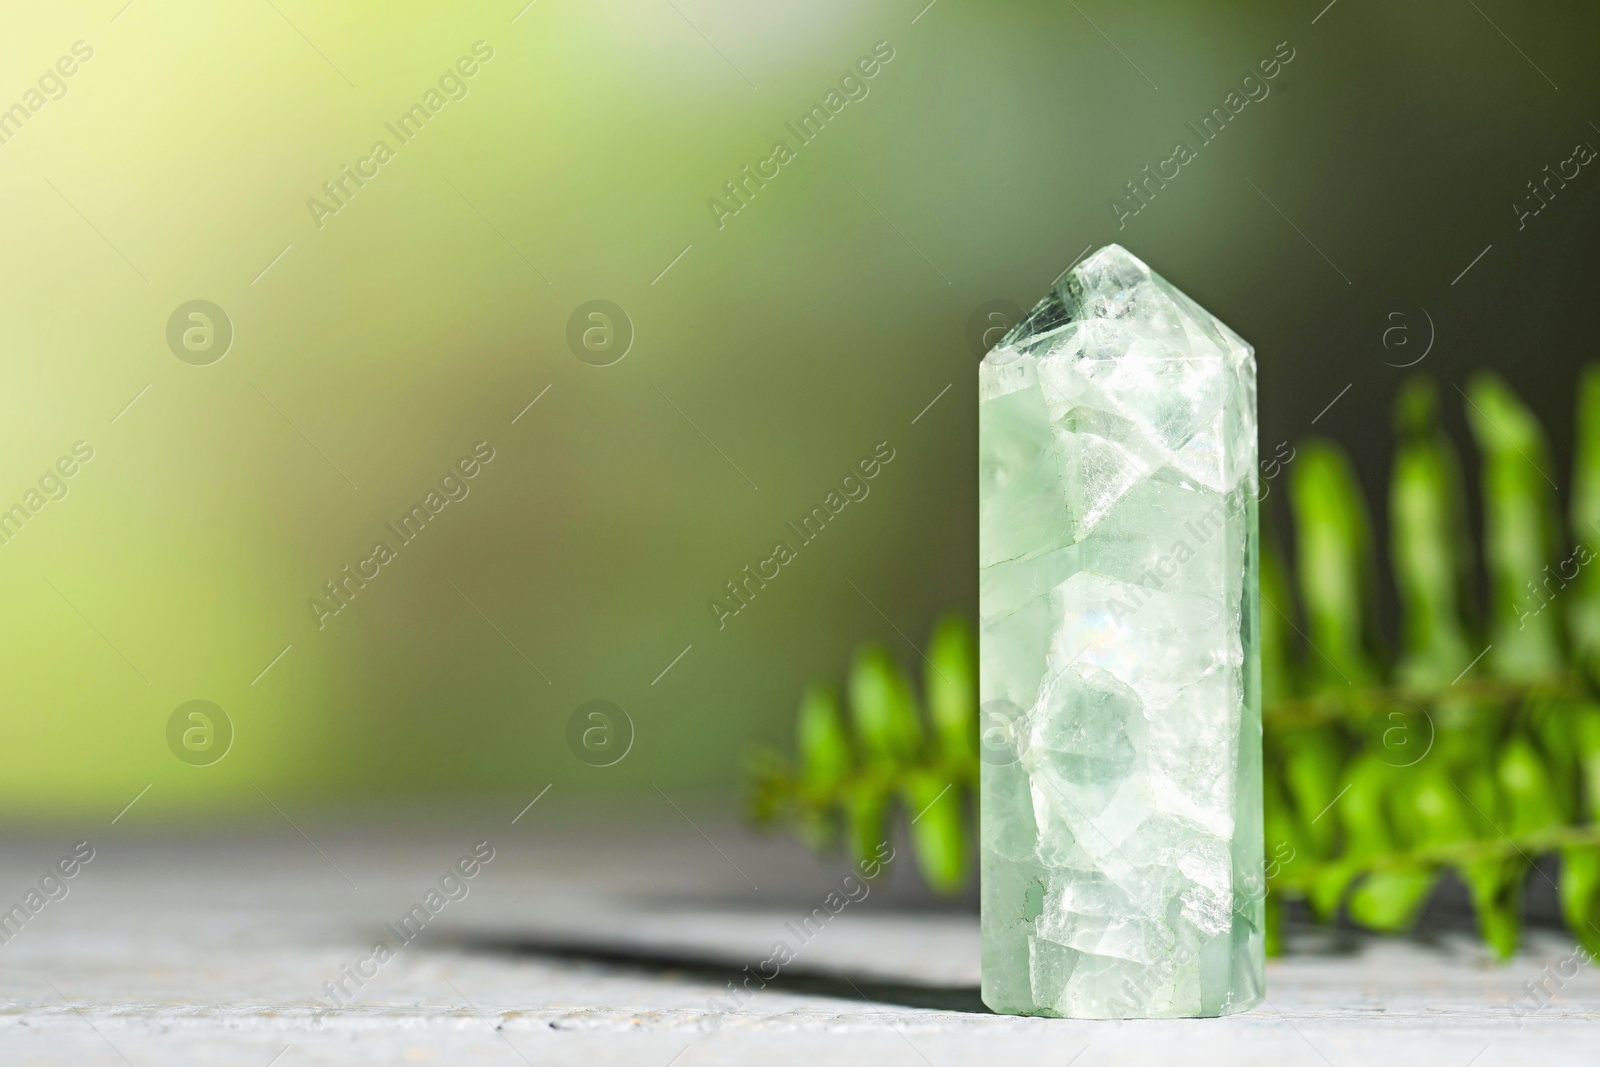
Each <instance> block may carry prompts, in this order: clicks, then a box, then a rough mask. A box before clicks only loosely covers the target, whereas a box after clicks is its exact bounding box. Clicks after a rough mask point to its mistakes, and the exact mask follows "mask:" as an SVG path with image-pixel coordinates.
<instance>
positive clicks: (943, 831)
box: [904, 771, 968, 893]
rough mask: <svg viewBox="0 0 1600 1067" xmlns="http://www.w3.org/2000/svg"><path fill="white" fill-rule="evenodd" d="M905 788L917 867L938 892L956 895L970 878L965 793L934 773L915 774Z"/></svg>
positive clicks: (908, 780) (909, 778)
mask: <svg viewBox="0 0 1600 1067" xmlns="http://www.w3.org/2000/svg"><path fill="white" fill-rule="evenodd" d="M904 788H905V802H906V810H907V812H908V813H909V814H908V816H907V818H909V819H911V820H912V822H911V824H910V834H911V843H912V845H913V850H914V852H915V853H916V858H917V867H918V869H919V870H921V872H922V877H923V879H924V880H926V881H927V883H928V885H929V886H930V887H931V888H932V889H934V890H935V891H936V892H940V893H953V892H955V891H956V890H958V889H960V888H961V885H962V883H963V882H965V881H966V877H967V861H968V850H967V833H966V824H965V814H964V813H963V811H962V805H961V791H960V790H959V789H957V788H956V787H955V783H954V782H952V781H950V780H949V779H948V778H945V777H943V776H942V775H939V774H936V773H933V772H930V771H922V772H919V773H917V774H914V775H911V776H910V777H908V778H907V779H906V784H905V787H904Z"/></svg>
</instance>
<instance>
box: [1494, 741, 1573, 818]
mask: <svg viewBox="0 0 1600 1067" xmlns="http://www.w3.org/2000/svg"><path fill="white" fill-rule="evenodd" d="M1495 778H1496V780H1497V781H1498V783H1499V785H1500V791H1501V797H1502V799H1503V810H1504V811H1505V818H1504V820H1502V821H1500V822H1499V823H1497V825H1496V826H1495V830H1496V832H1498V833H1500V834H1503V835H1505V836H1506V837H1510V838H1512V839H1516V838H1518V837H1523V836H1525V835H1527V834H1531V833H1535V832H1537V831H1539V830H1545V829H1548V828H1550V827H1553V826H1563V825H1565V824H1566V818H1565V817H1564V815H1563V813H1562V810H1561V808H1562V805H1561V799H1560V797H1559V795H1558V794H1557V792H1556V787H1555V782H1554V780H1553V779H1552V778H1551V775H1550V771H1549V769H1548V768H1547V767H1545V765H1544V760H1542V759H1541V758H1540V757H1539V750H1538V749H1536V748H1535V747H1534V746H1533V743H1532V742H1531V741H1529V740H1528V738H1527V737H1525V736H1523V735H1521V734H1514V735H1512V736H1511V737H1510V738H1508V739H1507V740H1506V741H1505V743H1504V744H1502V745H1501V747H1500V754H1499V758H1498V759H1497V760H1496V762H1495Z"/></svg>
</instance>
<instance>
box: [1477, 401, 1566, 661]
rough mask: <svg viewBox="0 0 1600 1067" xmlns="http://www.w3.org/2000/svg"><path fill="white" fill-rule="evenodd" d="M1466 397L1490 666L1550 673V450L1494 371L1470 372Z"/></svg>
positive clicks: (1555, 638)
mask: <svg viewBox="0 0 1600 1067" xmlns="http://www.w3.org/2000/svg"><path fill="white" fill-rule="evenodd" d="M1466 397H1467V421H1468V423H1469V425H1471V427H1472V435H1473V438H1474V440H1476V441H1477V444H1478V452H1479V453H1480V454H1481V455H1482V457H1483V527H1484V562H1485V565H1486V568H1487V570H1488V574H1489V637H1490V641H1491V643H1492V645H1493V648H1492V649H1491V651H1490V656H1489V660H1490V664H1491V666H1492V667H1493V670H1494V673H1495V675H1496V676H1498V677H1500V678H1503V679H1506V680H1507V681H1514V682H1526V681H1533V680H1537V679H1540V678H1546V677H1550V676H1553V675H1556V674H1559V673H1560V671H1561V668H1562V655H1561V640H1560V632H1559V618H1560V616H1559V613H1558V612H1555V611H1545V610H1543V606H1544V604H1546V603H1547V598H1546V596H1545V595H1544V593H1543V592H1542V590H1543V584H1542V583H1543V582H1544V581H1545V568H1546V567H1547V566H1548V565H1549V564H1551V563H1553V562H1555V559H1556V555H1557V552H1558V550H1559V547H1560V540H1559V533H1558V530H1557V522H1556V508H1555V496H1554V490H1555V484H1554V483H1553V482H1552V481H1550V471H1552V470H1553V469H1554V468H1553V466H1552V465H1551V463H1550V449H1549V446H1548V445H1547V444H1546V443H1545V435H1544V429H1543V427H1541V426H1540V425H1539V422H1538V420H1537V419H1535V418H1534V417H1533V413H1532V412H1530V411H1529V410H1528V409H1527V407H1526V406H1525V405H1524V404H1523V403H1522V401H1521V400H1520V399H1518V398H1517V395H1516V394H1515V393H1513V392H1512V391H1511V389H1510V387H1509V386H1507V385H1506V384H1505V382H1503V381H1501V380H1500V378H1499V377H1497V376H1496V375H1493V374H1488V373H1480V374H1477V375H1474V376H1473V378H1472V380H1471V381H1470V382H1469V383H1468V386H1467V393H1466Z"/></svg>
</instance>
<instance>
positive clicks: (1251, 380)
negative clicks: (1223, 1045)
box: [978, 245, 1264, 1018]
mask: <svg viewBox="0 0 1600 1067" xmlns="http://www.w3.org/2000/svg"><path fill="white" fill-rule="evenodd" d="M1255 382H1256V376H1255V356H1254V353H1253V350H1252V349H1251V347H1250V346H1249V345H1248V344H1246V343H1245V342H1244V341H1242V340H1240V338H1239V337H1238V335H1236V334H1235V333H1234V332H1233V331H1232V330H1230V329H1228V327H1226V326H1224V325H1223V324H1222V323H1221V322H1219V321H1217V319H1216V318H1214V317H1213V316H1212V315H1210V314H1209V313H1208V312H1207V311H1206V310H1205V309H1204V308H1202V307H1200V306H1199V305H1198V304H1196V303H1195V302H1194V301H1192V300H1190V299H1189V298H1188V297H1187V296H1185V295H1184V294H1183V293H1181V292H1179V291H1178V290H1177V289H1175V288H1173V287H1172V286H1171V285H1170V284H1168V283H1167V282H1166V281H1165V280H1164V279H1162V278H1161V277H1159V276H1157V275H1156V274H1155V273H1154V272H1152V271H1151V270H1150V268H1149V267H1147V266H1145V265H1144V264H1143V263H1141V262H1140V261H1139V260H1137V259H1135V258H1134V257H1133V256H1132V255H1130V254H1128V252H1127V251H1125V250H1124V249H1122V248H1120V247H1118V246H1116V245H1111V246H1109V247H1106V248H1103V249H1101V250H1100V251H1098V252H1096V253H1095V254H1094V255H1092V256H1090V257H1089V258H1088V259H1086V260H1084V261H1083V263H1081V264H1080V265H1079V266H1077V267H1075V268H1074V269H1073V270H1071V271H1070V272H1069V273H1068V274H1067V275H1066V276H1065V277H1064V278H1063V279H1062V280H1061V281H1060V283H1059V284H1058V285H1057V286H1056V288H1055V290H1054V291H1053V292H1051V293H1050V294H1049V295H1048V296H1046V297H1045V299H1044V300H1043V301H1041V302H1040V304H1039V305H1038V307H1036V308H1034V309H1033V311H1032V312H1031V313H1030V314H1029V315H1028V317H1027V318H1026V319H1024V320H1023V321H1022V322H1021V323H1019V324H1018V325H1017V326H1016V327H1015V328H1014V329H1013V330H1012V331H1011V332H1010V333H1009V334H1008V335H1007V336H1006V338H1005V339H1004V340H1002V341H1001V342H1000V344H999V345H997V346H996V347H995V348H994V349H993V350H992V351H990V352H989V354H988V356H987V357H985V359H984V361H983V365H982V368H981V371H980V376H979V383H980V384H979V445H978V448H979V516H980V517H979V555H980V559H979V601H980V607H979V613H980V615H981V636H980V664H981V666H980V674H981V683H980V684H981V695H982V700H983V711H984V727H985V730H984V738H983V740H984V744H983V750H982V754H983V768H982V778H983V790H982V796H983V802H982V807H983V831H982V838H983V999H984V1002H985V1003H986V1004H988V1005H989V1006H990V1007H991V1008H993V1009H994V1010H996V1011H1001V1012H1011V1013H1017V1014H1024V1015H1060V1016H1069V1017H1076V1018H1134V1017H1142V1018H1150V1017H1181V1016H1208V1015H1224V1014H1227V1013H1229V1012H1235V1011H1241V1010H1243V1009H1245V1008H1248V1007H1250V1006H1251V1005H1254V1004H1256V1003H1257V1002H1259V1001H1260V999H1261V994H1262V989H1263V964H1264V959H1263V956H1264V953H1263V940H1262V925H1263V915H1262V912H1263V892H1264V890H1263V879H1262V829H1261V699H1260V665H1259V647H1258V638H1257V626H1258V621H1259V620H1258V614H1257V612H1258V607H1257V586H1256V582H1257V576H1256V570H1257V532H1256V486H1257V482H1256V384H1255Z"/></svg>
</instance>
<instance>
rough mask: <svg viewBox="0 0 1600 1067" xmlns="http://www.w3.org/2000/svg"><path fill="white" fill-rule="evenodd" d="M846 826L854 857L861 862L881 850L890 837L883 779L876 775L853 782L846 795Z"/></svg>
mask: <svg viewBox="0 0 1600 1067" xmlns="http://www.w3.org/2000/svg"><path fill="white" fill-rule="evenodd" d="M844 808H845V829H846V832H847V839H848V843H849V846H850V858H851V859H852V860H854V861H855V863H856V864H857V865H858V866H859V865H861V864H864V863H866V862H867V861H868V860H870V859H872V858H873V857H874V856H876V855H877V854H878V846H879V845H881V844H882V843H883V842H884V841H886V840H888V837H889V811H888V797H887V795H886V794H885V792H884V787H883V783H882V782H881V781H879V780H877V779H874V778H870V777H868V778H860V779H857V780H856V781H854V782H852V783H851V784H850V785H849V786H848V787H847V790H846V793H845V796H844Z"/></svg>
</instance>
